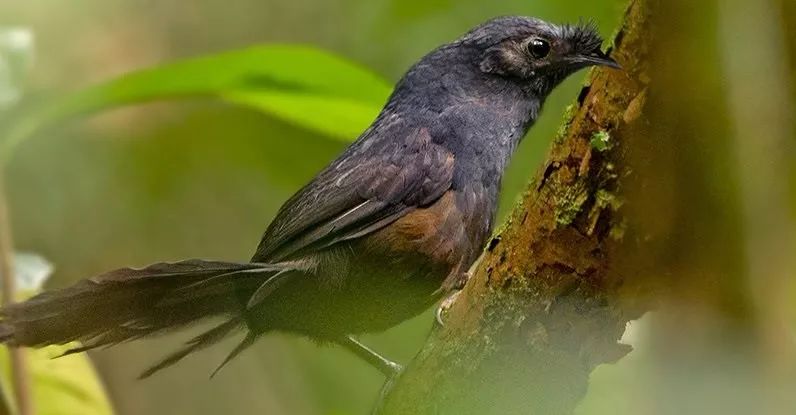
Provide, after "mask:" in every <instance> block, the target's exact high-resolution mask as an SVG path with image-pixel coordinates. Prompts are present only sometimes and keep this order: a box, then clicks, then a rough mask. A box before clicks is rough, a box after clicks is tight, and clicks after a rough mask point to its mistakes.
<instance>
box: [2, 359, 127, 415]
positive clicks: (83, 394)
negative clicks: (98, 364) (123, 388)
mask: <svg viewBox="0 0 796 415" xmlns="http://www.w3.org/2000/svg"><path fill="white" fill-rule="evenodd" d="M74 346H77V345H72V346H71V347H74ZM69 348H70V346H50V347H46V348H43V349H35V350H34V349H27V358H28V362H29V367H30V372H31V379H32V383H33V385H32V386H33V387H32V391H33V400H34V402H35V405H36V413H37V414H39V415H62V414H81V415H111V414H113V410H112V409H111V405H110V402H109V401H108V398H107V396H106V394H105V391H104V389H103V387H102V384H101V383H100V381H99V378H98V377H97V374H96V372H95V371H94V367H93V366H92V364H91V362H90V361H89V360H88V357H87V356H86V355H85V354H79V355H71V356H66V357H63V358H58V359H53V358H54V357H56V356H59V355H61V354H63V353H64V352H65V351H67V350H69ZM0 364H2V367H4V368H8V351H7V349H5V348H3V351H2V352H0ZM4 372H5V373H8V371H7V370H6V371H4ZM3 384H4V385H10V382H9V379H7V378H6V379H5V381H4V382H3Z"/></svg>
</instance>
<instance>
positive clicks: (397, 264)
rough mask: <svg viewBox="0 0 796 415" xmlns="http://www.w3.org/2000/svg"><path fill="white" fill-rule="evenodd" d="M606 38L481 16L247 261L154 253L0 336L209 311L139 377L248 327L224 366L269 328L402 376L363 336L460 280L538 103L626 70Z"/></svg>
mask: <svg viewBox="0 0 796 415" xmlns="http://www.w3.org/2000/svg"><path fill="white" fill-rule="evenodd" d="M602 43H603V40H602V38H601V37H600V35H599V34H598V31H597V29H596V27H595V25H594V24H593V23H589V22H583V21H581V22H579V23H576V24H561V25H559V24H553V23H549V22H546V21H544V20H541V19H538V18H532V17H523V16H504V17H498V18H493V19H491V20H489V21H486V22H485V23H482V24H480V25H478V26H476V27H475V28H473V29H471V30H469V31H468V32H467V33H465V34H464V35H463V36H461V37H459V38H458V39H456V40H454V41H452V42H450V43H446V44H444V45H442V46H440V47H438V48H436V49H434V50H433V51H431V52H430V53H428V54H427V55H425V56H424V57H422V58H421V59H420V60H419V61H418V62H417V63H415V64H414V65H413V66H412V67H411V68H410V69H409V70H408V71H407V72H406V73H405V75H404V76H403V77H402V78H401V79H400V81H399V82H398V83H397V84H396V86H395V88H394V90H393V92H392V94H391V96H390V97H389V99H388V101H387V102H386V104H385V105H384V107H383V109H382V110H381V112H380V113H379V115H378V116H377V118H376V119H375V120H374V122H373V123H372V124H371V126H370V127H369V128H367V129H366V130H365V131H364V132H363V133H362V134H361V135H360V136H359V138H358V139H356V140H355V141H354V142H353V143H352V144H351V145H350V146H348V147H347V148H346V149H345V150H344V151H343V152H342V154H341V155H340V156H339V157H337V158H336V159H335V160H333V161H332V162H331V163H330V164H328V165H327V166H326V167H325V168H323V169H322V170H321V171H320V172H319V173H318V174H317V175H316V176H315V177H314V178H313V179H312V180H311V181H310V182H309V183H308V184H306V185H305V186H304V187H303V188H301V189H300V190H298V192H297V193H295V195H293V196H292V197H290V198H289V199H288V200H287V201H286V202H285V203H284V205H283V206H282V207H281V209H280V210H279V211H278V213H277V214H276V216H275V218H274V219H273V221H272V222H271V224H270V225H269V226H268V228H267V230H266V231H265V233H264V235H263V237H262V239H261V241H260V243H259V245H258V246H257V249H256V251H255V253H254V255H253V256H252V258H251V260H250V262H245V263H238V262H227V261H211V260H200V259H190V260H183V261H178V262H160V263H156V264H153V265H149V266H146V267H144V268H121V269H117V270H113V271H110V272H107V273H104V274H101V275H98V276H95V277H92V278H87V279H84V280H81V281H79V282H77V283H75V284H74V285H72V286H68V287H66V288H61V289H56V290H51V291H45V292H43V293H41V294H38V295H36V296H34V297H32V298H30V299H28V300H27V301H24V302H21V303H16V304H11V305H7V306H5V307H3V308H2V309H0V342H3V343H5V344H7V345H10V346H14V347H44V346H47V345H62V344H78V346H76V347H74V348H73V349H71V350H69V351H68V352H67V354H71V353H79V352H84V351H88V350H91V349H95V348H100V347H109V346H113V345H116V344H119V343H122V342H128V341H131V340H138V339H145V338H151V337H154V336H158V335H162V334H166V333H171V332H173V331H176V330H179V329H182V328H186V327H188V326H192V325H195V324H198V323H202V322H210V321H214V325H213V326H210V327H212V328H210V329H209V330H207V331H205V332H203V333H202V334H199V335H198V336H196V337H193V338H191V339H190V340H188V341H187V342H186V343H185V344H184V345H183V346H182V347H181V348H180V349H178V350H176V351H174V352H173V353H172V354H170V355H167V356H165V357H164V358H163V360H161V361H159V362H158V363H156V364H154V365H153V366H151V367H150V368H149V369H147V370H146V371H144V372H143V373H142V375H141V377H142V378H143V377H148V376H150V375H152V374H154V373H156V372H158V371H160V370H161V369H164V368H166V367H169V366H171V365H174V364H176V363H177V362H179V361H180V360H182V359H183V358H185V357H186V356H188V355H189V354H192V353H194V352H197V351H199V350H202V349H205V348H207V347H209V346H211V345H214V344H216V343H218V342H219V341H221V340H222V339H225V338H227V337H229V336H233V335H239V336H241V337H242V341H241V342H240V343H239V344H238V345H237V347H235V348H234V349H233V350H232V351H231V353H230V354H229V355H228V357H227V358H226V359H225V360H224V361H223V362H222V363H221V365H220V366H219V367H218V369H220V368H221V367H223V366H224V365H226V364H227V363H228V362H229V361H231V360H232V359H234V358H235V357H236V356H238V355H239V354H240V353H241V352H242V351H244V350H245V349H247V348H248V347H250V346H251V345H252V344H254V343H255V342H256V341H257V340H258V339H259V338H260V337H262V336H264V335H266V334H269V333H274V332H282V333H289V334H294V335H298V336H304V337H308V338H310V339H312V340H315V341H317V342H319V343H321V344H337V345H341V346H343V347H345V348H347V349H349V350H350V351H352V352H353V353H355V354H356V355H357V356H359V357H361V358H362V359H364V360H365V361H366V362H368V363H370V364H371V365H373V366H374V367H375V368H376V369H378V370H379V371H381V372H382V373H384V374H385V375H386V376H387V377H390V376H395V375H396V373H399V372H400V370H401V365H399V364H398V363H396V362H393V361H391V360H389V359H387V358H385V357H383V356H382V355H380V354H379V353H377V352H376V351H374V350H372V349H370V348H369V347H368V346H366V345H365V344H363V343H361V342H360V341H359V340H358V336H360V335H362V334H365V333H372V332H380V331H384V330H386V329H389V328H391V327H393V326H395V325H397V324H399V323H401V322H403V321H405V320H407V319H409V318H411V317H414V316H416V315H419V314H420V313H422V312H424V311H425V310H427V309H429V308H431V307H432V306H433V305H434V304H437V303H438V302H439V301H440V300H442V299H443V298H445V296H447V295H449V294H451V293H453V292H456V291H457V290H459V289H460V288H461V287H462V286H463V284H464V283H465V282H466V280H467V274H468V273H467V270H468V269H469V268H470V266H471V265H472V264H473V263H474V262H475V261H476V260H477V259H478V257H479V256H480V254H481V252H482V251H483V247H484V245H485V243H486V242H487V241H488V239H489V238H490V236H491V232H492V229H493V225H494V222H495V216H496V212H497V205H498V196H499V193H500V188H501V181H502V178H503V175H504V172H505V170H506V167H507V164H508V163H509V160H510V158H511V156H512V154H513V153H514V151H515V149H516V148H517V146H518V144H519V143H520V142H521V140H522V139H523V137H524V136H525V135H526V133H527V132H528V130H529V129H530V128H531V126H532V125H533V124H534V122H535V121H536V119H537V117H538V116H539V113H540V111H541V109H542V107H543V104H544V102H545V99H546V98H547V97H548V95H549V94H550V93H551V91H552V90H553V89H554V88H555V87H556V86H557V85H559V84H560V83H561V82H562V81H563V80H564V79H566V78H567V77H568V76H570V75H572V74H573V73H575V72H577V71H579V70H581V69H584V68H586V67H590V66H607V67H612V68H620V66H619V64H618V63H617V62H616V61H615V60H614V59H613V58H611V57H609V55H608V54H607V53H605V52H603V51H602ZM218 369H216V372H217V371H218ZM214 373H215V372H214Z"/></svg>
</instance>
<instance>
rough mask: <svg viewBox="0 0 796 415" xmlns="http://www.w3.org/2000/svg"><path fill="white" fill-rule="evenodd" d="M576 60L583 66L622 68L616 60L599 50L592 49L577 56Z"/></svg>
mask: <svg viewBox="0 0 796 415" xmlns="http://www.w3.org/2000/svg"><path fill="white" fill-rule="evenodd" d="M576 61H577V62H578V63H579V64H581V65H583V66H607V67H609V68H614V69H622V66H621V65H619V63H618V62H617V61H615V60H614V59H613V58H612V57H610V56H608V55H606V54H605V53H604V52H603V51H601V50H597V51H594V52H592V53H590V54H588V55H581V56H578V57H577V58H576Z"/></svg>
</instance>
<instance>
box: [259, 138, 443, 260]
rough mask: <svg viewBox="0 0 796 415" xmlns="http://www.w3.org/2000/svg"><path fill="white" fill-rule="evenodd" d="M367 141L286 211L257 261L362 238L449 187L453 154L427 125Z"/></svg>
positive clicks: (273, 226)
mask: <svg viewBox="0 0 796 415" xmlns="http://www.w3.org/2000/svg"><path fill="white" fill-rule="evenodd" d="M392 126H393V127H394V129H395V130H396V131H381V132H380V133H379V134H378V135H379V136H380V137H404V138H399V139H395V138H393V139H389V140H388V139H379V137H368V136H367V134H366V136H364V137H363V139H360V140H359V141H357V142H356V143H354V144H353V145H352V146H351V147H349V149H348V150H347V151H346V152H345V153H343V155H342V156H341V157H340V158H338V159H337V160H336V161H334V162H333V163H332V164H331V165H329V166H328V167H327V168H326V169H325V170H323V171H322V172H321V173H320V174H319V175H318V176H317V177H316V178H315V179H314V180H313V181H312V182H310V183H309V184H308V185H307V186H305V187H304V188H303V189H301V190H300V191H299V192H298V193H296V195H294V196H293V197H292V198H290V199H289V200H288V201H287V202H286V203H285V205H284V206H283V207H282V209H280V211H279V213H278V214H277V216H276V218H275V219H274V221H273V222H272V223H271V226H270V227H269V228H268V230H267V231H266V232H265V235H264V236H263V238H262V241H261V242H260V246H259V247H258V248H257V252H256V253H255V255H254V258H253V259H252V260H253V261H255V262H271V261H283V260H287V259H294V258H297V257H301V256H304V255H307V254H309V253H312V252H316V251H318V250H320V249H325V248H328V247H329V246H332V245H334V244H336V243H340V242H342V241H346V240H351V239H355V238H360V237H362V236H365V235H367V234H369V233H372V232H375V231H377V230H379V229H381V228H382V227H384V226H387V225H388V224H390V223H392V222H393V221H395V220H398V219H399V218H400V217H402V216H403V215H405V214H407V213H409V212H411V211H412V210H414V209H415V208H417V207H421V206H425V205H428V204H431V203H433V202H434V201H435V200H437V199H438V198H439V197H441V196H442V195H443V194H444V193H445V192H446V191H447V190H448V189H450V186H451V181H452V178H453V155H452V154H451V153H450V152H449V151H448V150H447V149H445V148H443V147H442V146H439V145H438V144H435V143H434V141H433V140H432V137H431V136H430V134H429V132H428V129H426V128H410V129H407V128H405V127H403V126H400V124H395V123H394V124H392Z"/></svg>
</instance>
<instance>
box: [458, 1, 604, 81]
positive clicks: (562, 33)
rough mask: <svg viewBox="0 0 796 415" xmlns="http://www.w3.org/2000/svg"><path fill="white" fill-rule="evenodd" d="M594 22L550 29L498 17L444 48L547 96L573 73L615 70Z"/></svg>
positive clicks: (535, 22) (529, 21)
mask: <svg viewBox="0 0 796 415" xmlns="http://www.w3.org/2000/svg"><path fill="white" fill-rule="evenodd" d="M602 43H603V39H602V38H601V37H600V35H599V34H598V33H597V29H596V27H595V25H594V24H593V23H584V22H581V23H580V24H576V25H555V24H552V23H548V22H545V21H543V20H539V19H535V18H529V17H518V16H509V17H499V18H496V19H492V20H490V21H488V22H486V23H484V24H482V25H480V26H478V27H476V28H474V29H473V30H471V31H470V32H468V33H467V34H466V35H464V36H463V37H462V38H460V39H458V40H457V41H455V42H453V43H451V44H449V45H448V47H449V48H451V49H454V50H456V49H458V50H459V51H467V53H466V54H467V55H469V61H470V63H471V64H472V63H477V65H478V70H480V71H481V72H482V73H483V74H485V75H488V76H497V77H502V78H505V79H509V80H511V81H513V82H516V83H520V84H525V85H528V86H531V87H532V88H533V89H534V90H536V92H537V93H543V94H546V93H548V92H549V91H550V90H552V88H553V87H555V86H556V85H558V83H560V82H561V81H562V80H564V79H565V78H566V77H567V76H569V75H571V74H572V73H574V72H576V71H578V70H580V69H583V68H586V67H589V66H595V65H603V66H608V67H612V68H619V64H617V62H616V61H615V60H613V59H611V58H610V57H608V56H607V55H606V54H605V53H604V52H603V51H602V49H601V47H602Z"/></svg>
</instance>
